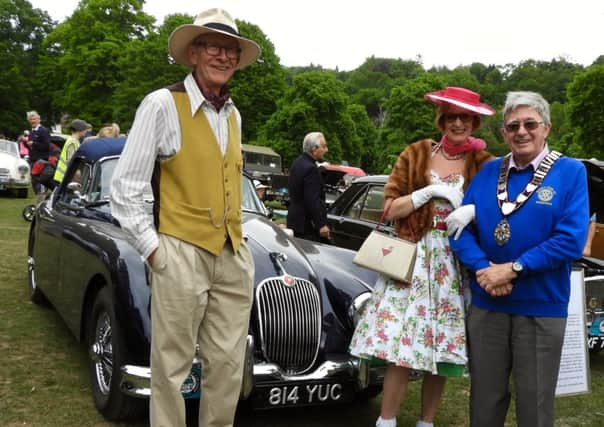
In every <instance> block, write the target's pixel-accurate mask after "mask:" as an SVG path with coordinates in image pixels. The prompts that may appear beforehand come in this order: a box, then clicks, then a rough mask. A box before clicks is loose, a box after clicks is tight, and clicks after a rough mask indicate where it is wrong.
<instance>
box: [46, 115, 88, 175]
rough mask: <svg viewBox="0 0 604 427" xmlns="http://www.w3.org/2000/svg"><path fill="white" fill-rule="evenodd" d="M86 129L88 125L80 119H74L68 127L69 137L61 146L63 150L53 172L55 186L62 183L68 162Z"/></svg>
mask: <svg viewBox="0 0 604 427" xmlns="http://www.w3.org/2000/svg"><path fill="white" fill-rule="evenodd" d="M87 127H88V123H86V122H85V121H84V120H80V119H75V120H74V121H72V122H71V124H70V125H69V129H70V131H71V135H70V136H69V137H68V138H67V139H66V140H65V143H64V144H63V149H62V150H61V154H60V156H59V161H58V162H57V169H56V170H55V174H54V177H53V179H54V180H55V182H56V183H57V185H58V184H60V183H61V181H63V177H64V176H65V172H67V166H68V165H69V160H70V159H71V157H72V156H73V154H74V153H75V152H76V150H77V149H78V147H79V146H80V140H81V139H82V138H83V137H84V135H85V134H86V129H87Z"/></svg>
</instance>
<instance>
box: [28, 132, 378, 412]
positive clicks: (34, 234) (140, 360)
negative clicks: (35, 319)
mask: <svg viewBox="0 0 604 427" xmlns="http://www.w3.org/2000/svg"><path fill="white" fill-rule="evenodd" d="M123 144H124V139H123V138H115V139H99V140H95V141H93V142H91V143H86V144H83V145H82V146H80V148H79V150H78V151H77V152H76V154H75V155H74V157H73V158H72V160H71V163H70V165H69V168H68V170H67V173H66V175H65V179H64V181H63V183H62V184H61V185H60V186H58V187H57V188H56V189H55V190H54V191H53V193H52V194H51V195H50V197H49V198H48V199H47V200H46V201H44V202H43V203H42V204H41V205H40V206H39V207H38V209H37V210H36V213H35V217H34V218H33V221H32V223H31V229H30V233H29V242H28V260H27V265H28V277H29V280H28V281H29V290H30V297H31V300H32V301H34V302H36V303H41V304H43V303H50V304H51V305H52V306H53V307H54V308H55V309H56V310H57V312H58V313H59V314H60V316H61V317H62V318H63V320H64V321H65V323H66V324H67V326H68V328H69V330H70V331H71V332H72V333H73V334H74V335H75V337H76V339H77V340H78V341H81V342H83V343H84V344H85V346H86V347H87V349H88V354H89V372H90V379H91V388H92V394H93V397H94V401H95V404H96V407H97V408H98V410H99V411H100V412H101V413H102V414H103V415H104V416H105V417H106V418H108V419H111V420H120V419H128V418H136V417H138V416H139V415H140V414H141V413H144V410H145V405H146V399H147V398H148V397H149V395H150V388H149V379H150V375H151V372H150V369H149V351H150V347H149V343H150V327H151V321H152V319H151V318H150V314H149V311H150V309H149V298H150V290H149V287H148V281H147V280H148V274H149V270H148V268H147V265H146V263H145V262H144V260H143V259H142V257H141V256H140V255H139V254H138V253H137V252H136V250H135V249H134V248H133V247H132V246H131V244H130V243H129V241H128V239H127V237H126V235H125V233H124V232H123V230H122V229H121V228H120V227H119V224H118V222H117V221H116V220H115V218H113V217H112V215H111V210H110V201H109V182H110V178H111V175H112V173H113V170H114V168H115V165H116V163H117V161H118V156H119V154H120V153H121V150H122V147H123ZM148 192H149V193H150V188H149V191H148ZM148 208H149V214H150V215H151V208H152V195H151V194H148ZM241 209H242V221H243V231H244V238H245V240H246V241H247V244H248V246H249V247H250V250H251V252H252V254H253V257H254V261H255V265H256V270H255V285H254V286H255V293H254V295H255V296H254V302H253V309H252V316H251V320H250V325H249V335H248V337H247V348H246V354H245V360H246V365H245V369H244V371H245V372H244V378H243V385H242V389H241V394H240V399H241V400H242V401H247V402H249V404H250V405H251V406H252V407H253V408H282V407H287V406H307V405H327V404H334V403H343V402H350V401H352V400H356V399H359V398H363V399H366V398H370V397H372V396H375V395H376V394H378V393H379V392H380V390H381V385H382V381H383V369H384V368H383V367H376V366H369V365H367V364H366V363H365V362H364V361H361V360H359V359H357V358H355V357H352V356H350V355H349V354H348V345H349V341H350V338H351V335H352V332H353V329H354V326H355V323H356V322H357V321H358V312H359V310H360V309H361V307H362V306H363V305H364V304H365V303H366V302H367V300H368V298H369V296H370V293H371V287H370V286H369V285H368V284H370V283H373V281H374V280H375V275H374V273H372V272H370V271H368V270H363V269H361V268H358V267H356V266H355V265H354V264H353V263H352V258H353V256H354V252H353V251H348V250H344V249H341V248H337V247H335V246H331V245H322V244H317V243H313V242H309V241H305V240H299V239H296V238H292V237H290V235H289V234H288V233H287V232H286V231H285V230H284V229H282V228H280V227H278V226H276V225H275V224H273V223H272V222H271V221H270V220H269V219H268V218H267V216H268V215H267V210H266V209H265V208H264V205H263V204H262V202H261V201H260V200H259V199H258V197H257V196H256V193H255V191H254V187H253V184H252V179H251V178H250V177H248V176H244V177H243V203H242V207H241ZM193 353H194V349H192V350H191V354H192V360H191V362H192V373H191V376H190V377H189V379H188V380H187V381H185V383H184V384H183V395H184V397H185V398H194V397H196V396H198V395H199V366H196V364H195V363H194V362H195V360H194V359H193ZM201 392H203V390H202V391H201Z"/></svg>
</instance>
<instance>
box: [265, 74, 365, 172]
mask: <svg viewBox="0 0 604 427" xmlns="http://www.w3.org/2000/svg"><path fill="white" fill-rule="evenodd" d="M349 104H350V99H349V98H348V96H347V95H346V94H345V93H344V87H343V84H342V82H340V81H338V80H337V79H336V77H335V76H334V74H333V73H324V72H320V71H310V72H306V73H302V74H298V75H296V76H295V77H294V79H293V82H292V86H291V87H290V88H289V89H288V91H287V92H286V93H285V96H284V97H283V99H282V100H280V101H279V103H278V107H277V111H276V112H275V113H274V114H273V115H272V116H271V118H270V119H269V120H268V122H267V123H266V125H265V126H264V127H263V129H262V132H261V137H260V140H261V143H262V144H263V145H268V146H270V147H272V148H273V149H274V150H276V151H277V152H278V153H279V154H281V157H282V158H283V164H284V165H289V164H290V163H291V162H292V160H293V159H294V158H295V157H296V156H298V155H299V154H300V152H301V149H302V140H303V138H304V135H306V134H307V133H308V132H312V131H320V132H323V134H324V135H325V138H326V139H327V143H328V145H329V152H328V153H327V156H326V157H327V158H328V159H329V161H330V162H332V163H335V162H339V161H341V160H342V159H343V158H345V159H346V160H348V162H349V163H350V164H351V165H358V164H359V163H360V159H361V139H360V136H359V135H358V134H357V133H356V128H355V124H354V122H353V120H352V117H351V115H350V113H349V110H348V107H349Z"/></svg>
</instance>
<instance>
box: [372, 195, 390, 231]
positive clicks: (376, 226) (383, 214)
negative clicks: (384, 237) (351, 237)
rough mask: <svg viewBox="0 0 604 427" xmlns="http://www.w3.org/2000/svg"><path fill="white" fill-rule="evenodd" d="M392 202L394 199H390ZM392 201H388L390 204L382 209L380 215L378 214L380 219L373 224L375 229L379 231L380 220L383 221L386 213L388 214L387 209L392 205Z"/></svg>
mask: <svg viewBox="0 0 604 427" xmlns="http://www.w3.org/2000/svg"><path fill="white" fill-rule="evenodd" d="M392 202H394V200H392ZM392 202H390V204H388V207H387V208H386V209H384V210H383V211H382V215H381V216H380V220H379V221H378V223H377V224H376V225H375V231H380V225H382V222H383V221H384V218H385V217H386V214H388V211H389V210H390V206H392Z"/></svg>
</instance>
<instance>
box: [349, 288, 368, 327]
mask: <svg viewBox="0 0 604 427" xmlns="http://www.w3.org/2000/svg"><path fill="white" fill-rule="evenodd" d="M370 299H371V292H363V293H362V294H360V295H358V296H357V297H356V298H355V299H354V301H352V304H350V307H349V308H348V315H349V316H350V319H351V320H352V324H353V325H354V326H356V325H357V323H359V320H361V313H362V312H363V309H364V308H365V306H366V305H367V303H368V302H369V300H370Z"/></svg>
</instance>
